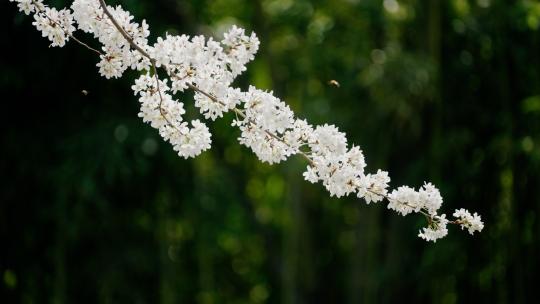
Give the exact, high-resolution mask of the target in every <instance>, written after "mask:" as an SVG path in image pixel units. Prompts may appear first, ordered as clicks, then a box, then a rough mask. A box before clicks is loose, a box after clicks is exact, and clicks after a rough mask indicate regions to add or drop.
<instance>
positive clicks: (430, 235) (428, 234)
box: [418, 214, 448, 242]
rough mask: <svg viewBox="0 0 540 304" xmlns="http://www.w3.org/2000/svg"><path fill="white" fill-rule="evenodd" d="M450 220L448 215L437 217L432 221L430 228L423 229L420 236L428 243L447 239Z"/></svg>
mask: <svg viewBox="0 0 540 304" xmlns="http://www.w3.org/2000/svg"><path fill="white" fill-rule="evenodd" d="M446 225H448V220H447V219H446V214H443V215H441V216H439V215H437V216H434V217H433V218H432V219H431V223H430V225H429V227H426V228H422V230H421V231H420V233H418V236H419V237H421V238H423V239H424V240H426V241H432V242H436V241H437V240H438V239H440V238H443V237H445V236H446V235H447V234H448V228H446Z"/></svg>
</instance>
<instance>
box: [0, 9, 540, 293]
mask: <svg viewBox="0 0 540 304" xmlns="http://www.w3.org/2000/svg"><path fill="white" fill-rule="evenodd" d="M48 2H49V4H51V5H54V6H57V7H60V6H65V5H66V1H48ZM111 3H113V2H112V1H111ZM114 3H121V4H122V5H123V6H124V7H126V8H128V9H129V10H131V11H132V12H133V13H134V14H135V15H136V17H137V18H138V19H142V18H145V19H147V21H148V22H149V24H150V26H151V30H152V32H153V35H162V34H163V33H165V32H169V33H187V34H192V35H193V34H199V33H202V34H205V35H215V36H218V35H220V33H221V32H223V30H224V29H226V28H227V26H229V25H231V24H238V25H240V26H244V27H245V28H247V29H248V30H250V31H255V32H256V33H257V34H258V35H259V37H260V39H261V41H262V45H261V51H260V53H259V55H258V56H257V59H256V60H255V61H254V62H252V63H251V64H250V65H249V66H248V71H247V72H246V74H245V75H243V76H242V77H240V78H239V79H238V80H237V82H236V85H238V86H239V87H242V88H244V89H245V88H247V87H248V85H249V84H254V85H256V86H258V87H260V88H265V89H272V90H274V92H275V93H276V95H278V96H280V97H281V98H283V99H284V100H286V101H287V102H288V103H289V104H290V105H291V107H292V108H293V109H294V110H295V112H296V113H297V114H298V115H299V116H301V117H305V118H308V120H310V121H311V122H312V123H317V124H322V123H333V124H336V125H338V126H339V127H340V128H341V129H342V130H344V131H346V132H347V134H348V136H349V140H350V142H353V143H356V144H359V145H361V147H362V148H363V150H364V152H365V154H366V157H367V161H368V170H370V171H375V170H376V169H377V168H383V169H386V170H388V171H389V172H390V174H391V176H392V178H393V180H392V185H393V186H399V185H402V184H410V185H413V186H420V185H422V184H423V182H424V181H425V180H429V181H432V182H433V183H435V184H436V185H438V186H439V187H440V189H441V192H442V194H443V196H444V198H445V204H444V210H443V211H445V212H448V213H452V211H453V209H455V208H459V207H465V208H469V209H471V210H475V211H478V212H479V213H481V214H482V215H483V217H484V219H485V223H486V227H485V230H484V232H483V233H481V234H479V235H475V236H474V237H471V236H470V235H468V234H467V233H466V232H462V231H458V230H459V229H457V228H456V227H452V229H451V231H450V234H449V236H448V237H447V238H445V239H443V240H440V241H438V242H437V243H436V244H427V243H425V242H423V241H422V240H420V239H419V238H417V237H416V234H417V232H418V229H419V228H420V227H422V225H423V224H424V223H423V219H422V218H420V217H415V216H408V217H401V216H398V215H396V214H395V213H393V212H390V211H388V210H387V209H386V208H385V207H384V205H381V204H379V205H366V204H364V203H363V202H362V201H359V200H358V199H356V198H355V197H348V198H342V199H333V198H330V197H329V196H328V194H327V193H326V192H325V190H324V189H323V188H322V186H320V185H312V184H309V183H307V182H305V181H304V180H303V179H302V175H301V173H302V171H303V169H304V168H305V166H306V164H305V162H304V161H303V160H302V159H301V158H292V159H290V160H288V161H287V162H285V163H283V164H280V165H277V166H268V165H265V164H261V163H260V162H259V161H258V160H257V159H256V158H255V157H254V155H252V154H251V153H250V152H249V151H248V150H247V149H246V148H244V147H241V146H239V145H238V143H237V141H236V138H237V137H238V135H239V133H238V131H237V130H234V129H233V128H231V127H229V124H230V122H231V120H232V116H231V115H228V116H227V117H225V118H224V119H221V120H219V121H217V122H216V123H213V124H211V130H212V132H213V134H214V136H213V140H214V146H213V148H212V150H211V151H208V152H205V153H204V154H203V155H202V156H200V157H199V158H197V159H194V160H183V159H181V158H179V157H178V156H177V155H176V154H175V153H174V151H173V150H172V149H171V148H170V147H169V146H168V145H167V144H165V143H163V142H162V141H161V140H160V138H159V136H158V134H156V132H155V131H154V130H152V129H151V128H150V127H149V126H147V125H144V124H143V123H142V122H141V121H140V120H139V119H138V117H137V112H138V109H137V107H138V102H137V100H136V99H135V97H133V96H132V93H131V92H130V85H131V81H132V80H133V79H134V77H136V74H135V73H130V74H129V75H128V77H126V78H124V79H122V80H112V81H107V80H105V79H103V78H99V77H98V76H97V69H96V67H95V64H96V62H97V59H96V58H95V56H94V55H93V54H92V53H90V52H88V51H87V50H85V49H82V48H81V47H79V46H77V45H75V44H73V43H70V44H69V45H68V46H67V47H65V48H64V49H60V50H59V49H54V48H49V47H48V42H47V41H45V40H44V39H42V38H41V37H40V34H39V33H38V32H36V31H35V30H34V29H33V28H32V25H31V21H32V20H31V19H30V18H28V17H25V16H24V15H22V14H20V13H17V11H16V7H15V5H13V4H12V3H9V2H8V1H2V3H1V4H0V6H1V14H2V18H1V22H2V28H3V30H2V34H3V35H2V36H3V37H2V39H1V40H0V44H1V49H2V50H3V56H2V61H1V64H0V66H1V70H0V86H1V92H2V95H1V96H2V108H3V110H2V112H3V113H4V114H3V115H2V119H1V120H0V121H1V122H0V124H1V130H2V132H1V135H0V144H1V148H0V151H1V155H0V156H1V157H0V170H1V172H2V175H3V177H4V178H3V180H4V182H2V188H1V191H0V236H1V241H2V245H1V249H0V290H1V291H2V294H1V298H0V302H2V303H395V302H403V301H405V302H411V303H468V302H472V301H473V300H474V301H476V302H484V303H522V302H526V301H527V302H529V301H528V300H530V299H534V298H537V294H538V288H537V285H536V284H537V283H535V280H536V279H538V270H539V269H540V265H539V264H540V263H539V260H540V258H539V257H540V250H539V248H540V243H539V241H540V236H539V235H540V224H539V220H540V219H539V211H540V199H539V198H538V195H537V193H536V192H535V191H536V190H538V188H539V186H540V175H539V174H538V173H539V169H540V56H539V54H540V32H539V30H540V2H539V1H532V0H518V1H503V0H477V1H476V0H475V1H473V0H449V1H438V0H430V1H420V0H396V1H394V0H385V1H380V0H312V1H307V0H296V1H293V0H253V1H248V0H215V1H210V0H177V1H174V0H160V1H157V0H156V1H135V0H126V1H121V2H120V1H116V2H114ZM155 37H156V36H154V38H155ZM82 38H84V39H86V40H88V39H89V38H90V37H88V36H84V35H82ZM94 45H95V44H94ZM332 79H334V80H337V81H338V82H339V83H340V85H341V86H340V87H339V88H337V87H335V86H331V85H328V84H327V82H328V81H329V80H332ZM82 90H86V91H88V95H84V94H82ZM184 101H185V102H186V104H187V105H189V106H188V108H191V109H192V108H193V106H192V105H191V96H189V94H188V95H186V96H185V97H184ZM189 113H190V114H189V115H192V116H194V115H195V112H194V111H193V110H190V111H189Z"/></svg>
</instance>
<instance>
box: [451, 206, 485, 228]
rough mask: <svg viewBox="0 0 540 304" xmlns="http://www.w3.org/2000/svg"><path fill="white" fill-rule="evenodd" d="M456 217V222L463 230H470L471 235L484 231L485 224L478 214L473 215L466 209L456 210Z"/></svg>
mask: <svg viewBox="0 0 540 304" xmlns="http://www.w3.org/2000/svg"><path fill="white" fill-rule="evenodd" d="M453 215H454V217H455V218H457V220H456V222H457V223H458V224H459V225H460V226H461V229H467V230H469V233H470V234H473V233H474V232H475V231H478V232H480V231H482V229H484V223H483V222H482V219H481V218H480V215H478V214H477V213H476V212H475V213H474V214H471V213H470V212H469V211H468V210H465V209H463V208H462V209H456V211H455V212H454V214H453Z"/></svg>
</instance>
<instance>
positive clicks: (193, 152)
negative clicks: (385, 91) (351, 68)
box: [10, 0, 484, 241]
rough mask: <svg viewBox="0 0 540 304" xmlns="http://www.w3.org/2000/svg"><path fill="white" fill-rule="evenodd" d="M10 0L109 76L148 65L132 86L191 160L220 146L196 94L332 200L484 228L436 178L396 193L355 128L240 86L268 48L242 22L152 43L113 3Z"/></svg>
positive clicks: (437, 226) (151, 119) (145, 110)
mask: <svg viewBox="0 0 540 304" xmlns="http://www.w3.org/2000/svg"><path fill="white" fill-rule="evenodd" d="M10 1H11V2H16V3H17V6H18V8H19V10H20V11H22V12H24V13H25V14H27V15H29V14H33V17H34V19H35V21H34V23H33V24H34V25H35V26H36V28H37V29H38V30H39V31H40V32H41V33H42V35H43V37H47V39H49V40H50V41H51V46H58V47H62V46H64V45H65V43H66V42H67V41H69V40H70V39H73V40H75V41H76V42H78V43H80V44H82V45H83V46H85V47H87V48H89V49H91V50H92V51H94V52H96V53H97V54H98V55H99V62H98V63H97V67H98V69H99V73H100V75H102V76H103V77H105V78H107V79H109V78H119V77H122V75H123V74H124V72H125V71H127V70H128V69H131V70H135V71H138V73H139V74H140V76H139V77H138V78H137V79H136V80H135V83H134V85H133V86H132V89H133V92H134V94H135V95H136V96H138V98H139V102H140V112H139V117H141V118H142V120H143V121H144V122H146V123H148V124H149V125H150V126H151V127H153V128H156V129H157V130H158V131H159V134H160V135H161V136H162V137H163V139H164V140H165V141H167V142H169V143H170V144H171V145H172V146H173V149H174V150H175V151H176V152H177V153H178V154H179V155H180V156H181V157H184V158H188V157H195V156H197V155H199V154H200V153H202V152H203V151H205V150H207V149H209V148H210V146H211V142H212V141H211V134H210V131H209V129H208V127H207V126H206V124H205V123H203V122H201V121H200V120H198V119H195V120H192V121H184V118H183V115H184V113H185V110H184V103H183V102H181V101H180V100H178V99H177V98H175V95H176V94H177V93H178V92H183V91H185V90H193V91H194V92H195V95H194V105H195V106H196V107H197V108H198V109H199V112H200V114H201V115H202V117H204V118H205V119H206V120H215V119H217V118H218V117H223V115H224V113H226V112H229V111H230V112H233V113H234V115H235V118H234V119H233V122H232V126H236V127H238V128H239V129H240V137H239V138H238V140H239V142H240V144H242V145H244V146H246V147H248V148H250V149H251V150H252V151H253V152H254V153H255V155H256V156H257V157H258V158H259V159H260V160H261V161H263V162H267V163H269V164H274V163H279V162H281V161H284V160H286V159H287V158H288V157H290V156H292V155H301V156H302V157H304V158H305V159H306V160H307V161H308V163H309V164H308V166H307V169H306V171H305V172H304V174H303V175H304V178H305V179H306V180H307V181H309V182H312V183H317V182H320V183H322V184H323V186H324V187H325V188H326V189H327V190H328V192H329V193H330V195H331V196H336V197H342V196H347V195H350V194H354V195H356V196H357V197H358V198H362V199H364V200H365V201H366V203H368V204H370V203H371V202H373V203H377V202H381V201H383V200H385V199H386V200H387V202H388V203H387V208H388V209H391V210H394V211H395V212H397V213H399V214H401V215H407V214H411V213H418V214H422V215H423V216H425V218H426V219H427V222H428V226H427V227H425V228H422V230H421V231H420V232H419V237H421V238H423V239H425V240H427V241H436V240H437V239H440V238H442V237H444V236H446V235H447V234H448V229H447V225H448V224H456V225H459V226H461V228H462V229H467V230H468V231H469V233H471V234H473V233H474V232H476V231H481V230H482V229H483V227H484V224H483V223H482V221H481V218H480V216H479V215H478V214H476V213H474V214H473V215H471V213H470V212H469V211H467V210H465V209H459V210H456V211H455V212H454V214H453V216H454V218H455V220H453V221H451V220H448V219H446V215H445V214H439V213H438V212H439V209H440V208H441V206H442V203H443V199H442V196H441V194H440V192H439V190H438V189H437V188H436V187H435V186H434V185H432V184H431V183H425V184H424V185H423V186H422V187H421V188H419V189H418V190H415V189H414V188H412V187H409V186H401V187H398V188H396V189H394V190H389V183H390V177H389V176H388V172H386V171H383V170H378V171H377V172H376V173H367V172H365V168H366V162H365V158H364V154H363V152H362V150H361V149H360V147H358V146H355V145H349V144H348V142H347V137H346V135H345V133H343V132H341V131H339V129H338V128H337V127H336V126H334V125H328V124H324V125H319V126H314V125H311V124H309V123H308V122H307V121H306V120H304V119H300V118H297V117H295V115H294V113H293V111H292V110H291V109H290V107H289V106H288V105H287V104H286V103H285V102H283V101H282V100H280V99H279V98H277V97H276V96H274V94H273V93H272V92H267V91H262V90H259V89H257V88H255V87H252V86H250V87H249V89H248V90H247V91H242V90H240V89H238V88H234V87H232V83H233V81H234V79H235V78H236V77H237V76H238V75H240V74H241V73H242V72H244V71H245V70H246V64H247V63H249V62H250V61H251V60H253V59H254V57H255V54H256V53H257V51H258V49H259V40H258V38H257V36H256V35H255V34H254V33H251V34H247V33H246V32H245V30H244V29H241V28H238V27H236V26H233V27H232V28H231V29H230V30H229V31H228V32H226V33H224V35H223V39H222V40H221V41H216V40H214V39H213V38H205V37H204V36H193V37H190V36H187V35H170V34H166V35H165V37H160V38H158V39H157V41H156V42H155V43H153V44H150V42H149V41H148V36H149V34H150V30H149V26H148V24H147V23H146V22H145V21H144V20H143V21H142V22H140V23H137V22H134V21H133V20H134V17H133V16H132V15H131V14H130V13H129V12H127V11H125V10H123V9H122V7H120V6H116V7H110V6H107V5H106V4H105V2H104V1H103V0H75V1H73V4H72V5H71V7H70V8H65V9H62V10H60V11H58V10H56V9H54V8H49V7H48V6H46V5H44V4H43V2H42V0H10ZM77 29H78V30H80V31H83V32H85V33H89V34H91V35H93V36H94V37H95V38H96V39H97V40H98V41H99V43H100V44H101V47H100V49H99V50H98V49H94V48H92V47H90V46H88V45H87V44H85V43H82V42H81V41H80V40H78V39H77V38H75V37H74V32H75V31H76V30H77ZM160 72H161V74H162V75H164V76H160V75H159V74H160Z"/></svg>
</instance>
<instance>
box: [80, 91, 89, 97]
mask: <svg viewBox="0 0 540 304" xmlns="http://www.w3.org/2000/svg"><path fill="white" fill-rule="evenodd" d="M81 93H82V94H83V95H84V96H88V93H89V92H88V91H87V90H82V91H81Z"/></svg>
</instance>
